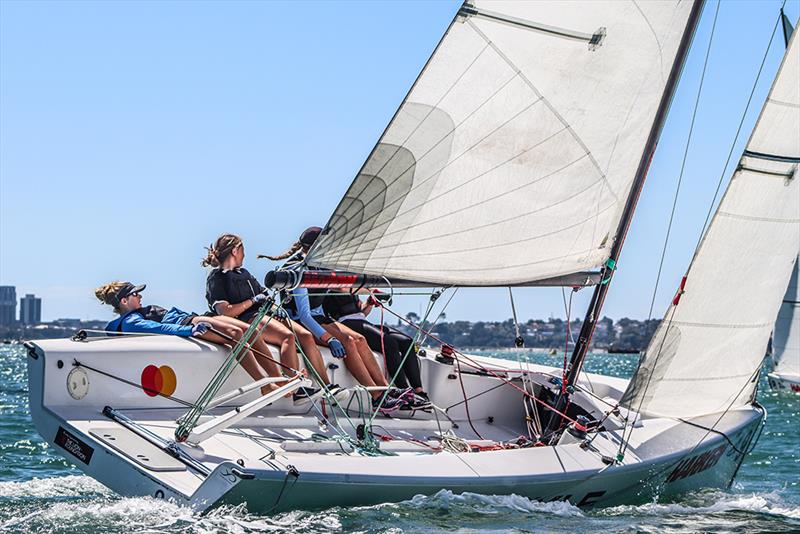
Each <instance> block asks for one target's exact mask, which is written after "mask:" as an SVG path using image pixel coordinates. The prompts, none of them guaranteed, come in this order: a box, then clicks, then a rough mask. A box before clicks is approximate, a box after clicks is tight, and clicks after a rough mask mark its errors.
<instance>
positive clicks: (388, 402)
mask: <svg viewBox="0 0 800 534" xmlns="http://www.w3.org/2000/svg"><path fill="white" fill-rule="evenodd" d="M382 398H383V397H378V398H377V399H372V409H373V410H375V409H377V410H378V411H379V412H380V413H382V414H383V415H389V414H390V413H394V412H396V411H397V410H399V409H400V408H402V407H403V406H404V404H405V403H404V402H403V401H401V400H400V399H392V398H390V397H386V398H385V399H384V400H383V403H381V399H382Z"/></svg>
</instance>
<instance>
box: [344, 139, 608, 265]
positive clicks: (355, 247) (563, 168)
mask: <svg viewBox="0 0 800 534" xmlns="http://www.w3.org/2000/svg"><path fill="white" fill-rule="evenodd" d="M563 131H564V130H560V131H559V133H560V132H563ZM555 135H557V134H553V135H552V136H551V137H549V138H548V139H547V140H549V139H551V138H552V137H555ZM547 140H545V141H547ZM545 141H543V142H542V143H539V144H537V145H536V146H539V145H541V144H543V143H544V142H545ZM533 148H536V147H535V146H534V147H531V148H529V149H526V150H525V151H524V152H521V153H519V154H517V155H515V156H513V157H512V158H510V159H508V160H506V161H504V162H503V163H501V164H499V165H497V166H495V167H493V168H491V169H489V170H487V171H485V172H484V173H481V174H479V175H477V176H475V177H473V178H470V180H469V181H467V182H464V183H462V184H459V185H458V186H456V187H454V188H453V189H449V190H447V191H444V192H442V193H440V194H439V195H437V196H435V197H431V198H428V199H426V200H425V202H423V203H420V204H417V205H416V206H413V207H410V208H409V209H407V210H406V211H404V212H403V213H398V214H397V215H395V219H397V218H399V217H402V216H403V215H405V214H406V213H410V212H412V211H414V210H416V209H417V208H419V207H422V206H423V205H425V203H428V202H431V201H434V200H437V199H439V198H441V197H443V196H445V195H447V194H449V193H452V192H453V191H455V190H456V189H458V188H460V187H463V186H465V185H467V184H468V183H471V182H472V181H474V180H477V179H478V178H480V177H482V176H484V175H485V174H488V173H490V172H492V171H494V170H496V169H498V168H499V167H501V166H502V165H505V164H506V163H508V162H510V161H513V160H514V159H516V158H518V157H519V156H521V155H523V154H525V153H527V152H529V151H530V150H532V149H533ZM585 157H586V155H585V154H584V155H583V156H581V157H579V158H578V159H576V160H574V161H571V162H569V163H567V164H566V165H564V166H563V167H561V168H559V169H556V170H555V171H553V172H550V173H548V174H546V175H544V176H541V177H539V178H538V179H536V180H534V181H532V182H527V183H525V184H523V185H521V186H519V187H516V188H514V189H511V190H509V191H505V192H503V193H501V194H499V195H496V196H494V197H492V198H488V199H485V200H483V201H481V202H478V203H475V204H470V205H469V206H465V207H463V208H460V209H457V210H452V211H448V212H447V213H445V214H442V215H439V216H437V217H434V218H432V219H427V220H425V221H420V222H418V223H416V224H412V225H409V226H407V227H403V228H402V229H401V230H395V231H393V232H385V233H383V234H381V236H380V237H376V238H373V239H370V240H364V241H361V242H359V243H354V244H352V245H348V246H347V247H342V250H345V251H346V250H354V249H358V248H359V247H360V246H362V245H363V244H364V243H368V242H371V241H380V240H381V239H383V238H386V237H390V236H392V235H395V234H399V233H402V232H406V231H408V230H411V229H412V228H416V227H418V226H422V225H424V224H430V223H432V222H435V221H437V220H439V219H442V218H445V217H449V216H451V215H453V214H455V213H459V212H461V211H464V210H467V209H471V208H474V207H475V206H479V205H481V204H483V203H485V202H490V201H492V200H496V199H498V198H501V197H503V196H506V195H509V194H511V193H515V192H518V191H520V190H522V189H524V188H526V187H528V186H531V185H534V184H536V183H539V182H541V181H542V180H546V179H548V178H550V177H552V176H555V175H557V174H558V173H560V172H561V171H563V170H565V169H567V168H569V167H571V166H572V165H574V164H576V163H578V162H579V161H581V160H582V159H584V158H585ZM597 183H598V182H593V183H592V184H591V185H590V186H588V187H587V188H586V189H584V190H582V191H580V192H579V193H578V194H580V193H583V192H585V191H586V190H588V189H590V188H592V187H593V186H595V185H596V184H597ZM573 196H577V195H573ZM570 198H572V197H570ZM565 200H569V199H565ZM565 200H561V201H559V202H558V203H560V202H564V201H565ZM558 203H556V204H558ZM556 204H551V205H550V206H545V207H543V208H540V209H539V210H533V211H530V212H527V213H523V214H521V215H519V216H517V217H514V218H511V219H504V220H502V221H496V222H494V223H490V224H486V225H483V226H478V227H473V228H468V229H467V230H475V229H480V228H484V227H486V226H492V225H494V224H500V223H503V222H508V221H512V220H514V219H517V218H520V217H523V216H525V215H530V214H532V213H536V212H537V211H541V210H544V209H547V208H550V207H552V206H554V205H556ZM390 222H391V221H386V222H384V223H382V224H381V225H379V226H383V225H386V224H389V223H390ZM379 226H376V228H377V227H379ZM461 231H463V230H460V231H459V232H461ZM449 235H453V234H452V233H451V234H441V235H438V236H431V237H428V238H424V239H416V240H413V241H405V240H404V241H403V244H404V245H405V244H409V243H418V242H421V241H427V240H433V239H438V238H440V237H446V236H449ZM394 246H395V245H394V244H389V245H383V246H376V247H374V248H373V249H372V252H374V251H376V250H381V249H384V248H391V247H394ZM376 259H380V258H376Z"/></svg>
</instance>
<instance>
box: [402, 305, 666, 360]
mask: <svg viewBox="0 0 800 534" xmlns="http://www.w3.org/2000/svg"><path fill="white" fill-rule="evenodd" d="M406 320H407V321H410V322H412V323H414V324H415V325H416V326H418V327H420V328H421V329H422V330H423V332H429V333H430V334H431V335H432V336H434V337H436V338H437V339H440V340H442V341H443V342H445V343H448V344H450V345H453V346H454V347H459V348H514V346H515V343H514V340H515V339H516V337H517V329H516V328H514V321H513V320H512V319H506V320H505V321H497V322H485V321H478V322H471V321H451V322H448V321H446V316H445V317H443V316H440V317H439V320H437V321H430V322H423V323H422V324H420V323H419V320H420V318H419V316H418V315H417V314H416V313H409V314H407V315H406ZM660 322H661V320H660V319H650V320H644V321H640V320H637V319H629V318H627V317H623V318H622V319H619V320H617V321H614V320H613V319H611V318H609V317H603V318H602V319H601V320H600V321H599V322H598V323H597V327H596V329H595V332H594V336H593V337H592V348H593V349H598V350H609V349H611V350H614V351H619V352H638V351H641V350H644V349H645V348H646V347H647V344H648V343H649V341H650V338H651V337H652V335H653V333H654V332H655V330H656V328H657V327H658V324H659V323H660ZM398 323H399V324H394V325H392V326H395V327H396V328H400V329H402V330H403V331H405V332H406V333H408V334H409V335H413V334H414V333H415V330H416V329H415V328H414V327H412V326H409V325H408V324H407V323H405V322H402V321H398ZM581 326H583V321H582V320H581V319H574V320H572V321H570V323H569V331H570V347H572V345H573V343H572V340H576V339H578V335H579V333H580V331H581ZM518 328H519V334H520V336H521V337H522V338H523V339H524V340H525V347H527V348H540V349H548V350H549V349H563V348H564V346H565V343H566V340H567V322H566V321H565V320H563V319H557V318H552V317H551V318H550V319H529V320H528V321H527V322H525V323H519V324H518Z"/></svg>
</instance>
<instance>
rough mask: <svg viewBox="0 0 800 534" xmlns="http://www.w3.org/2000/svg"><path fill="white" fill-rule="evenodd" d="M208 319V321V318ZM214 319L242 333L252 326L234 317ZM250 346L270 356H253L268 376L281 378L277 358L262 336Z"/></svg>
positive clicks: (223, 316)
mask: <svg viewBox="0 0 800 534" xmlns="http://www.w3.org/2000/svg"><path fill="white" fill-rule="evenodd" d="M206 319H208V317H206ZM212 319H215V320H217V321H221V322H223V323H225V324H228V325H231V326H235V327H236V328H238V329H240V330H241V331H242V333H244V331H245V330H247V328H248V327H249V326H250V325H249V324H247V323H245V322H244V321H240V320H239V319H235V318H233V317H227V316H225V315H217V316H214V317H212ZM237 339H238V338H237ZM250 346H251V347H253V348H254V349H255V350H257V351H258V352H260V353H262V354H264V355H266V356H269V357H265V356H261V355H258V354H255V353H253V356H254V357H255V359H256V361H257V362H258V364H259V365H260V366H261V367H263V368H264V370H266V371H267V374H268V375H269V376H274V377H278V376H281V371H280V369H279V368H278V365H277V364H276V363H275V361H276V360H275V359H274V358H275V356H274V355H273V354H272V350H270V348H269V346H268V345H267V344H266V343H264V341H263V340H262V339H261V337H260V336H254V337H253V338H252V339H251V340H250Z"/></svg>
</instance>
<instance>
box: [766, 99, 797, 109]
mask: <svg viewBox="0 0 800 534" xmlns="http://www.w3.org/2000/svg"><path fill="white" fill-rule="evenodd" d="M767 102H769V103H770V104H776V105H778V106H786V107H787V108H795V109H800V104H796V103H794V102H785V101H783V100H776V99H774V98H770V99H768V100H767Z"/></svg>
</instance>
